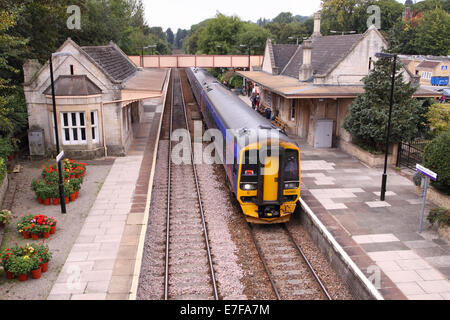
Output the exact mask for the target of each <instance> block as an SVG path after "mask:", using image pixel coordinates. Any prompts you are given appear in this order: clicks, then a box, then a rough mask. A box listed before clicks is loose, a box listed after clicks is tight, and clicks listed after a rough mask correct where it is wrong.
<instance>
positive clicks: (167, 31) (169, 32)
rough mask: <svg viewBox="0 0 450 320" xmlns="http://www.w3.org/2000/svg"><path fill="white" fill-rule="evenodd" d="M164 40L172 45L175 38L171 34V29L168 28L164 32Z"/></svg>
mask: <svg viewBox="0 0 450 320" xmlns="http://www.w3.org/2000/svg"><path fill="white" fill-rule="evenodd" d="M166 40H167V42H168V43H170V44H171V45H173V43H174V40H175V36H174V34H173V32H172V29H170V28H168V29H167V30H166Z"/></svg>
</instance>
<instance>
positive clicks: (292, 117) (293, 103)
mask: <svg viewBox="0 0 450 320" xmlns="http://www.w3.org/2000/svg"><path fill="white" fill-rule="evenodd" d="M291 121H295V100H292V103H291Z"/></svg>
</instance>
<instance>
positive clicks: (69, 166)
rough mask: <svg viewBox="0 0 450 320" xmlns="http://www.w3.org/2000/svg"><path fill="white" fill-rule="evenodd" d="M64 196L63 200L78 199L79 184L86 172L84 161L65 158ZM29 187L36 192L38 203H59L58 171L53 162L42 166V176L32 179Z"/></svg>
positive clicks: (67, 201)
mask: <svg viewBox="0 0 450 320" xmlns="http://www.w3.org/2000/svg"><path fill="white" fill-rule="evenodd" d="M62 170H63V179H64V197H65V199H64V200H65V202H66V203H69V201H75V200H76V199H78V196H79V193H80V189H81V184H82V183H83V178H84V176H85V174H86V163H82V162H77V161H75V160H71V159H65V160H64V162H63V169H62ZM31 189H33V191H34V192H35V193H36V197H37V200H38V202H39V203H41V204H44V205H50V204H52V203H53V205H59V201H60V196H59V173H58V167H57V165H55V164H48V163H47V164H46V165H44V166H42V177H41V178H40V179H34V180H33V182H32V183H31Z"/></svg>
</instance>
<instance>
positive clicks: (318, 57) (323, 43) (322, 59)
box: [281, 34, 364, 78]
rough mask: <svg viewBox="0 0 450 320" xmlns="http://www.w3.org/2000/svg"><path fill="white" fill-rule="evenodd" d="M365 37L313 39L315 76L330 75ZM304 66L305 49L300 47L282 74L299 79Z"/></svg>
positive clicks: (345, 36)
mask: <svg viewBox="0 0 450 320" xmlns="http://www.w3.org/2000/svg"><path fill="white" fill-rule="evenodd" d="M363 37H364V34H350V35H336V36H319V37H314V38H313V39H312V54H311V64H312V67H313V74H326V73H328V72H329V71H330V70H331V69H332V68H333V67H334V66H335V65H336V64H337V63H338V62H339V61H340V60H342V59H343V58H345V57H346V56H347V55H348V54H349V53H350V51H351V49H352V48H353V47H354V46H355V45H356V44H357V43H358V42H359V41H360V40H361V39H362V38H363ZM302 64H303V47H302V46H300V47H299V48H298V49H297V51H296V52H295V54H294V56H293V57H292V58H291V60H290V61H289V63H288V64H287V65H286V67H285V68H284V70H282V72H281V74H282V75H286V76H290V77H294V78H298V75H299V70H300V67H301V65H302Z"/></svg>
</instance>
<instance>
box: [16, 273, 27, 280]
mask: <svg viewBox="0 0 450 320" xmlns="http://www.w3.org/2000/svg"><path fill="white" fill-rule="evenodd" d="M17 277H18V278H19V281H27V280H28V275H27V274H19V275H18V276H17Z"/></svg>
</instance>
